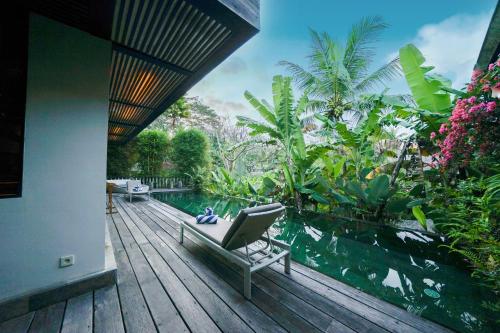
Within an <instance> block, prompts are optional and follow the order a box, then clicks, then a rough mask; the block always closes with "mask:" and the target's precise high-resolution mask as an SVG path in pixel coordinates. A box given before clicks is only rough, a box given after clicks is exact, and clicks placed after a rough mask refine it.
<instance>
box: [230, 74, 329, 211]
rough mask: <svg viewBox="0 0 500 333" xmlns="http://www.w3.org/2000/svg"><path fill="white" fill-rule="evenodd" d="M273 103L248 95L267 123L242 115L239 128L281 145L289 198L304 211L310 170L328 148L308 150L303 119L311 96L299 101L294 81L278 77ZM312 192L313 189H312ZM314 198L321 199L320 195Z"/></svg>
mask: <svg viewBox="0 0 500 333" xmlns="http://www.w3.org/2000/svg"><path fill="white" fill-rule="evenodd" d="M272 92H273V104H272V105H271V104H270V103H269V102H267V101H266V100H261V101H259V100H258V99H257V98H256V97H254V96H253V95H252V94H251V93H250V92H248V91H246V92H245V98H246V99H247V100H248V102H249V103H250V104H251V105H252V106H253V107H254V108H255V110H256V111H257V112H259V114H260V115H261V116H262V118H263V119H264V121H257V120H254V119H251V118H248V117H243V116H239V117H237V119H238V123H237V124H238V125H239V126H246V127H247V128H249V129H250V135H252V136H257V135H264V136H267V137H268V139H269V141H268V143H270V144H275V145H278V146H279V147H280V148H281V149H280V151H281V152H282V154H283V156H281V158H282V163H281V166H282V174H283V177H284V179H285V184H286V186H285V187H284V191H285V196H289V197H291V198H293V199H294V200H295V204H296V206H297V207H298V208H299V210H300V209H302V204H303V203H302V201H303V196H304V195H309V194H312V193H304V190H303V189H304V188H306V186H305V185H307V184H306V177H307V176H308V168H310V167H311V166H312V164H313V163H314V162H315V160H317V159H318V158H319V157H320V154H321V152H322V151H324V148H317V147H315V148H312V149H307V147H306V143H305V140H304V134H303V130H302V126H301V121H300V117H301V115H302V114H303V113H304V112H305V111H306V108H307V107H308V105H309V103H308V102H309V101H308V97H307V95H305V94H304V95H303V96H302V97H301V98H299V100H298V101H297V102H295V100H294V97H293V93H292V87H291V78H290V77H283V76H281V75H276V76H275V77H274V78H273V84H272ZM310 190H311V189H310ZM314 197H316V198H319V197H318V195H317V194H315V195H314Z"/></svg>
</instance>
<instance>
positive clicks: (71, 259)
mask: <svg viewBox="0 0 500 333" xmlns="http://www.w3.org/2000/svg"><path fill="white" fill-rule="evenodd" d="M74 264H75V256H74V255H69V256H64V257H61V258H59V267H60V268H63V267H68V266H72V265H74Z"/></svg>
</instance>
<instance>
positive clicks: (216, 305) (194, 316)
mask: <svg viewBox="0 0 500 333" xmlns="http://www.w3.org/2000/svg"><path fill="white" fill-rule="evenodd" d="M121 204H122V205H120V203H119V204H117V207H118V209H119V210H120V211H122V209H123V210H124V212H123V214H128V218H126V217H124V220H125V223H126V224H127V226H128V225H129V223H132V224H133V226H130V227H129V229H130V230H131V231H132V228H134V231H132V234H133V235H135V234H136V233H143V234H144V235H145V236H146V237H147V238H148V240H149V241H150V243H151V244H149V245H150V246H144V248H143V252H144V254H145V255H146V258H147V259H148V261H149V262H150V264H151V267H152V268H153V269H154V270H155V272H156V273H157V275H158V277H159V278H160V280H163V281H165V283H163V282H162V283H163V285H164V287H165V288H166V289H167V292H168V293H169V295H170V296H171V297H172V299H173V300H174V303H175V304H176V306H177V308H178V309H179V311H181V313H182V314H183V317H184V319H185V320H186V322H188V326H189V328H190V329H191V330H193V328H196V326H197V325H204V323H203V321H204V320H203V317H204V316H206V314H205V311H206V312H207V313H208V315H209V316H210V318H212V320H214V321H215V323H216V324H217V325H218V326H219V327H220V328H221V329H222V330H223V331H225V332H253V331H252V329H250V327H248V326H247V325H246V324H245V322H244V321H242V320H241V319H240V318H239V317H238V316H237V315H236V314H235V313H234V312H233V311H232V310H231V308H230V307H229V306H227V305H226V304H225V303H224V302H221V299H220V298H219V297H218V296H217V295H216V294H215V293H214V292H213V291H212V290H211V289H210V288H208V286H207V285H206V284H204V283H203V281H201V280H200V279H199V278H198V277H197V276H196V275H195V274H194V272H193V271H191V270H190V269H189V267H188V266H186V265H185V264H184V262H182V261H181V260H180V259H179V258H178V257H177V256H176V255H175V254H174V253H173V252H172V251H171V250H170V249H169V248H168V247H165V245H164V243H163V242H162V241H161V240H160V239H159V238H157V239H156V238H155V236H156V235H155V234H154V232H153V231H152V230H151V229H149V228H148V227H147V226H146V225H145V224H141V223H139V221H140V220H142V219H143V218H144V217H142V218H141V217H139V216H138V215H137V214H136V213H135V212H134V211H133V210H131V209H130V206H127V205H126V204H124V203H123V202H122V203H121ZM125 212H126V213H125ZM122 216H124V215H122ZM127 221H128V222H127ZM156 237H157V236H156ZM155 243H156V244H155ZM162 245H163V246H162ZM157 251H158V252H157ZM191 295H192V297H194V299H191V298H190V296H191ZM197 301H198V302H199V304H200V305H201V306H199V309H198V308H197V307H193V304H197ZM203 309H205V310H203ZM192 322H194V323H193V324H190V323H192ZM204 327H205V328H210V327H209V326H206V325H204Z"/></svg>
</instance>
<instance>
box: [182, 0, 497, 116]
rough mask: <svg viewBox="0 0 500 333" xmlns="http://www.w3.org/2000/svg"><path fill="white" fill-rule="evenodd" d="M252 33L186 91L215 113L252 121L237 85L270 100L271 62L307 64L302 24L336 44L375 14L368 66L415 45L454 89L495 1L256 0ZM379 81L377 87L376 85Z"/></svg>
mask: <svg viewBox="0 0 500 333" xmlns="http://www.w3.org/2000/svg"><path fill="white" fill-rule="evenodd" d="M260 3H261V5H260V6H261V13H260V14H261V22H260V23H261V27H260V32H259V33H258V34H257V35H256V36H254V37H253V38H252V39H251V40H249V41H248V42H247V43H246V44H244V45H243V46H241V47H240V48H239V49H238V50H237V51H236V52H234V53H233V54H232V55H231V56H230V57H228V58H227V59H226V60H225V61H224V62H223V63H221V64H220V65H219V66H218V67H217V68H215V69H214V70H213V71H212V72H211V73H209V74H208V75H207V76H206V77H205V78H203V79H202V80H201V81H200V82H199V83H198V84H196V85H195V86H194V87H193V88H192V89H191V90H190V91H189V92H188V96H190V97H192V96H199V97H200V98H201V99H202V101H203V102H204V103H205V104H207V105H209V106H211V107H212V108H213V109H214V110H215V111H216V112H217V113H218V114H219V115H221V116H228V117H230V118H231V119H233V120H234V119H235V118H234V117H235V116H236V115H244V116H247V117H252V118H254V119H259V117H260V116H259V114H258V112H257V111H255V110H253V108H252V107H251V105H250V104H249V103H248V102H247V101H246V99H245V98H244V97H243V93H244V92H245V90H248V91H250V92H251V93H252V94H253V95H254V96H256V97H257V98H259V99H262V98H264V99H267V100H271V96H272V95H271V83H272V78H273V76H274V75H277V74H282V75H287V74H288V73H287V72H286V69H285V68H284V67H282V66H279V65H278V62H279V61H280V60H287V61H291V62H294V63H297V64H299V65H301V66H304V67H305V68H307V63H308V60H307V55H308V54H309V52H310V47H309V45H310V37H309V29H314V30H316V31H319V32H327V33H328V34H329V35H330V36H331V37H332V38H333V39H334V40H336V41H339V42H343V41H345V37H346V35H347V34H348V32H349V30H350V28H351V26H352V24H354V23H356V22H358V21H359V20H360V19H361V18H362V17H364V16H373V15H380V16H382V17H383V19H384V21H385V22H386V23H387V24H389V28H388V29H386V31H385V32H384V33H383V34H382V36H381V38H380V41H379V42H377V44H376V49H377V55H376V57H375V59H374V63H373V69H376V68H378V67H380V66H381V65H383V64H384V63H385V62H387V61H389V60H390V59H392V58H393V57H395V56H396V55H397V53H398V49H399V48H400V47H401V46H403V45H405V44H407V43H413V44H415V45H416V46H417V47H418V48H419V49H420V50H421V51H422V53H423V54H424V56H425V58H426V60H427V62H426V64H428V65H433V66H435V72H436V73H439V74H442V75H444V76H446V77H448V78H449V79H451V80H452V84H453V86H454V87H455V88H461V87H463V86H464V83H465V82H466V81H467V80H468V78H469V77H470V73H471V72H472V69H473V67H474V64H475V62H476V60H477V56H478V54H479V50H480V49H481V45H482V41H483V39H484V36H485V34H486V30H487V28H488V24H489V21H490V19H491V16H492V14H493V11H494V8H495V6H496V3H497V0H420V1H406V0H398V1H396V0H362V1H347V0H261V2H260ZM388 88H389V89H390V92H389V93H394V94H397V93H405V92H408V88H407V86H406V83H405V81H404V78H401V79H396V80H394V81H392V82H390V83H389V84H388ZM383 89H384V87H380V89H378V90H379V91H382V90H383Z"/></svg>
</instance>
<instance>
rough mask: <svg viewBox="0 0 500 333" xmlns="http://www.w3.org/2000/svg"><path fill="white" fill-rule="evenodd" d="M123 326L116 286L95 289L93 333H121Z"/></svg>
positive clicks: (123, 330)
mask: <svg viewBox="0 0 500 333" xmlns="http://www.w3.org/2000/svg"><path fill="white" fill-rule="evenodd" d="M123 325H124V324H123V318H122V313H121V309H120V300H119V299H118V291H117V289H116V285H113V286H108V287H104V288H100V289H97V290H96V291H95V292H94V332H95V333H107V332H116V333H123V332H125V328H124V326H123Z"/></svg>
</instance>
